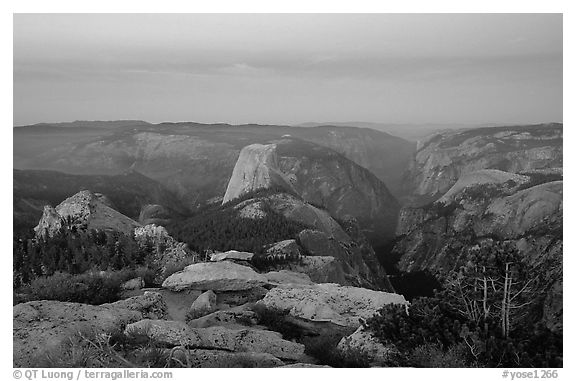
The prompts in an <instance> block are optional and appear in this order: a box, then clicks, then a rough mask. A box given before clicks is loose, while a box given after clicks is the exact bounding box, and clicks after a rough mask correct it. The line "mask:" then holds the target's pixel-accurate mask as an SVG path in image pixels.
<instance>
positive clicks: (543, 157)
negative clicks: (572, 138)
mask: <svg viewBox="0 0 576 381" xmlns="http://www.w3.org/2000/svg"><path fill="white" fill-rule="evenodd" d="M562 135H563V133H562V124H547V125H535V126H514V127H497V128H476V129H470V130H458V131H449V132H443V133H439V134H435V135H432V136H430V137H428V138H427V139H425V140H423V141H421V142H419V143H418V146H417V150H416V154H415V156H414V159H413V160H412V162H411V164H410V167H409V171H408V173H407V175H406V176H405V190H406V192H407V194H412V195H413V197H414V199H416V202H417V203H418V199H420V203H422V200H424V201H430V200H435V199H437V198H438V197H440V196H442V195H443V194H444V193H445V192H446V191H448V190H449V189H450V188H451V187H452V185H454V183H456V181H457V180H458V179H459V178H460V177H461V176H462V175H464V174H466V173H470V172H474V171H477V170H479V169H485V168H492V169H499V170H502V171H507V172H513V173H519V172H529V171H533V170H539V169H544V168H554V167H558V168H561V167H562Z"/></svg>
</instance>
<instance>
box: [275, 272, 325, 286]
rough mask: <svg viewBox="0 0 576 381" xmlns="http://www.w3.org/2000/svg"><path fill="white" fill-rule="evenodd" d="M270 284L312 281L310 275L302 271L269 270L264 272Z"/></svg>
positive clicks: (308, 283)
mask: <svg viewBox="0 0 576 381" xmlns="http://www.w3.org/2000/svg"><path fill="white" fill-rule="evenodd" d="M264 276H265V277H266V279H268V282H269V283H270V284H271V285H274V286H279V285H291V284H292V285H312V284H314V282H312V280H310V277H309V276H308V275H306V274H303V273H297V272H294V271H289V270H280V271H270V272H267V273H266V274H264Z"/></svg>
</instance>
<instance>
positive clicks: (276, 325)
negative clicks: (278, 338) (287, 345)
mask: <svg viewBox="0 0 576 381" xmlns="http://www.w3.org/2000/svg"><path fill="white" fill-rule="evenodd" d="M252 310H253V311H254V312H255V313H256V316H257V318H258V323H259V324H261V325H263V326H265V327H268V328H269V329H270V330H272V331H276V332H280V333H281V334H282V337H283V338H284V339H286V340H293V339H302V337H303V336H304V330H303V329H302V328H301V327H299V326H298V325H296V324H294V323H291V322H290V321H289V319H287V317H288V312H289V311H288V310H285V311H283V310H279V309H273V308H267V307H266V306H264V305H262V304H259V303H256V304H255V305H254V306H253V307H252Z"/></svg>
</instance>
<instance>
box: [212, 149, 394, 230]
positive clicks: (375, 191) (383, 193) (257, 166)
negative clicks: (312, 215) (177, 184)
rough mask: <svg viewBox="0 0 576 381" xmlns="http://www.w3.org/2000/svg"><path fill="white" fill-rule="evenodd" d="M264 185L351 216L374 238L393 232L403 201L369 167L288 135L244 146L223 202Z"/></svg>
mask: <svg viewBox="0 0 576 381" xmlns="http://www.w3.org/2000/svg"><path fill="white" fill-rule="evenodd" d="M259 189H281V190H284V191H287V192H292V193H295V194H297V195H298V196H300V197H302V198H303V200H304V201H306V202H308V203H310V204H314V205H320V206H322V207H323V208H325V209H326V210H327V211H328V212H329V213H330V214H332V215H333V216H335V217H337V218H342V217H344V216H346V215H352V216H354V217H355V218H356V219H358V221H359V222H360V225H361V226H362V227H363V228H364V229H365V230H366V231H367V232H368V234H369V235H370V237H371V238H374V239H376V238H378V239H386V238H390V237H391V236H392V235H393V232H394V228H395V223H396V217H397V214H398V209H399V206H398V203H397V202H396V199H395V198H394V197H393V196H392V195H391V194H390V192H389V191H388V189H387V188H386V186H385V185H384V184H383V183H382V182H381V181H380V180H379V179H378V178H377V177H376V176H374V175H373V174H372V173H370V172H369V171H368V170H366V169H365V168H363V167H360V166H359V165H357V164H355V163H354V162H352V161H350V160H348V159H346V158H345V157H344V156H342V155H341V154H338V153H337V152H335V151H332V150H330V149H327V148H325V147H321V146H318V145H315V144H313V143H309V142H305V141H302V140H298V139H293V138H285V139H281V140H278V141H275V142H273V143H271V144H267V145H262V144H252V145H249V146H247V147H245V148H244V149H242V151H241V152H240V156H239V158H238V161H237V162H236V165H235V167H234V171H233V172H232V177H231V178H230V181H229V183H228V188H227V190H226V194H225V195H224V199H223V203H226V202H229V201H231V200H234V199H235V198H238V197H240V196H242V195H244V194H246V193H249V192H253V191H256V190H259ZM252 214H254V213H252Z"/></svg>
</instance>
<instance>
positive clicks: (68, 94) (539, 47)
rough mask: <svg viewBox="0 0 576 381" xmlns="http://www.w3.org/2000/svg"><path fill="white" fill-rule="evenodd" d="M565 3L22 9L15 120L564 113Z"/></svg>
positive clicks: (492, 117) (509, 118)
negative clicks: (527, 8) (555, 6)
mask: <svg viewBox="0 0 576 381" xmlns="http://www.w3.org/2000/svg"><path fill="white" fill-rule="evenodd" d="M562 54H563V53H562V15H561V14H428V15H424V14H16V15H14V123H13V125H15V126H18V125H29V124H35V123H55V122H69V121H74V120H126V119H134V120H145V121H148V122H151V123H158V122H169V121H194V122H199V123H230V124H244V123H258V124H283V125H296V124H301V123H306V122H318V123H324V122H341V123H346V122H351V121H357V122H368V123H379V124H411V125H419V124H463V125H478V124H501V125H505V124H523V123H529V124H533V123H546V122H562V121H563V120H562Z"/></svg>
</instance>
